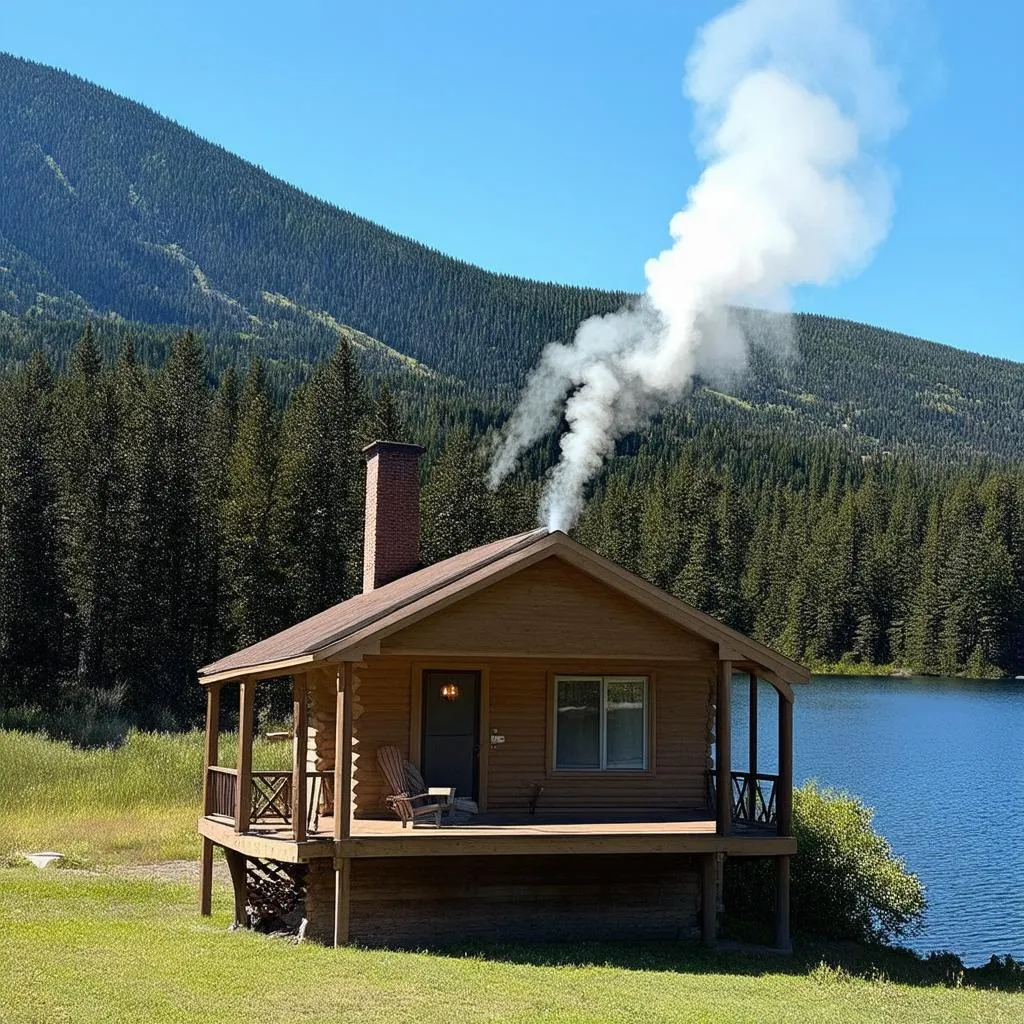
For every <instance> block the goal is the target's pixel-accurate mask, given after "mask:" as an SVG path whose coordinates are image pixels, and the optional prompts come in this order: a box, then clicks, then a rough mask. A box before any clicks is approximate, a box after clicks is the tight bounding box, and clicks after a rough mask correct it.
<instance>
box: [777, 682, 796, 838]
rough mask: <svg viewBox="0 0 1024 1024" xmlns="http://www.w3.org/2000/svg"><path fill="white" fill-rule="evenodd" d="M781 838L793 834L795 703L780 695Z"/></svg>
mask: <svg viewBox="0 0 1024 1024" xmlns="http://www.w3.org/2000/svg"><path fill="white" fill-rule="evenodd" d="M775 811H776V815H777V817H778V832H779V835H780V836H791V835H792V834H793V702H792V701H790V700H787V699H786V698H785V697H784V696H783V695H782V694H781V693H780V694H779V788H778V790H777V792H776V796H775Z"/></svg>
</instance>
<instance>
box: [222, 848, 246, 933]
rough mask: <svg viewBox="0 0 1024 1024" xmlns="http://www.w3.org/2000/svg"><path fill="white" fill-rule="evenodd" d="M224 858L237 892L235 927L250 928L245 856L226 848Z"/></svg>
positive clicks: (232, 884)
mask: <svg viewBox="0 0 1024 1024" xmlns="http://www.w3.org/2000/svg"><path fill="white" fill-rule="evenodd" d="M224 859H225V860H226V861H227V862H228V872H229V873H230V875H231V888H232V889H234V892H235V927H236V928H248V926H249V920H248V918H247V917H246V913H245V904H246V903H247V901H248V898H249V892H248V882H247V881H246V878H245V856H244V855H243V854H241V853H239V852H238V851H237V850H229V849H228V848H227V847H225V848H224Z"/></svg>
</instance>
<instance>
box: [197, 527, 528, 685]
mask: <svg viewBox="0 0 1024 1024" xmlns="http://www.w3.org/2000/svg"><path fill="white" fill-rule="evenodd" d="M547 534H548V531H547V530H546V529H545V528H543V527H541V528H539V529H536V530H531V531H529V533H520V534H517V535H516V536H514V537H505V538H503V539H502V540H496V541H494V542H493V543H491V544H484V545H483V546H482V547H478V548H473V549H471V550H470V551H464V552H463V553H462V554H460V555H455V556H454V557H452V558H447V559H445V560H444V561H443V562H437V563H436V564H434V565H429V566H427V567H426V568H425V569H420V570H419V571H418V572H414V573H410V574H409V575H408V576H403V577H402V578H401V579H397V580H395V581H394V582H393V583H388V584H386V585H385V586H383V587H378V588H377V589H376V590H371V591H369V592H368V593H365V594H357V595H356V596H355V597H350V598H349V599H348V600H347V601H342V602H341V604H336V605H334V606H333V607H331V608H328V609H326V611H322V612H320V613H319V614H318V615H314V616H312V617H311V618H308V619H304V620H303V621H302V622H298V623H296V624H295V625H294V626H289V627H288V629H284V630H282V631H281V632H280V633H275V634H274V635H273V636H268V637H267V638H266V639H265V640H260V641H259V642H258V643H255V644H252V645H251V646H249V647H245V648H243V649H242V650H240V651H235V653H234V654H229V655H228V656H227V657H225V658H221V659H220V660H219V661H215V662H212V663H211V664H209V665H205V666H204V667H203V668H201V669H200V670H199V674H200V675H201V676H204V675H214V674H216V673H221V672H228V671H232V670H234V669H243V668H250V667H252V666H254V665H270V664H274V663H276V662H281V661H289V660H291V659H294V658H301V657H302V656H303V655H311V654H315V653H316V652H317V651H319V650H322V649H323V648H324V647H327V646H328V645H330V644H332V643H334V642H336V641H337V640H340V639H342V638H343V637H345V636H347V635H348V634H350V633H354V632H356V631H357V630H360V629H365V628H366V627H367V626H369V625H372V624H373V622H375V621H376V620H377V619H381V618H383V617H384V616H385V615H390V614H391V613H392V612H395V611H397V610H398V609H400V608H402V607H403V606H404V605H407V604H410V603H412V602H413V601H417V600H419V599H420V598H422V597H426V596H427V595H428V594H430V593H432V592H433V591H435V590H438V589H440V588H441V587H444V586H447V585H448V584H449V583H452V582H454V581H455V580H457V579H459V578H460V577H462V576H466V575H468V574H469V573H472V572H476V571H477V570H478V569H482V568H483V567H484V566H486V565H489V564H490V563H492V562H495V561H497V560H499V559H501V558H505V557H506V556H507V555H510V554H513V553H514V552H516V551H519V550H520V549H522V548H525V547H528V546H529V545H530V544H533V543H534V542H535V541H537V540H539V539H540V538H542V537H546V536H547Z"/></svg>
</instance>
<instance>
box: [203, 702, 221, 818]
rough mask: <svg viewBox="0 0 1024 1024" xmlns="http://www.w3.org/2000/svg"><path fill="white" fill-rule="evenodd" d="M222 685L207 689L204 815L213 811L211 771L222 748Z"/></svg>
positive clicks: (204, 750)
mask: <svg viewBox="0 0 1024 1024" xmlns="http://www.w3.org/2000/svg"><path fill="white" fill-rule="evenodd" d="M220 690H221V684H220V683H211V684H210V685H209V686H208V687H207V688H206V742H205V745H204V748H203V814H204V815H206V814H209V813H210V811H211V809H212V808H211V801H212V800H213V790H212V787H211V785H210V769H211V768H213V767H215V766H216V764H217V752H218V749H219V747H220Z"/></svg>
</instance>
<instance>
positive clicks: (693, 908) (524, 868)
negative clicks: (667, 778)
mask: <svg viewBox="0 0 1024 1024" xmlns="http://www.w3.org/2000/svg"><path fill="white" fill-rule="evenodd" d="M351 886H352V888H351V911H350V914H351V916H350V925H349V927H350V932H349V934H350V937H351V939H352V941H355V942H358V943H362V944H366V945H387V946H392V947H395V946H397V947H407V948H409V947H411V948H418V947H421V946H424V945H439V944H452V943H464V942H466V941H482V942H494V941H508V940H523V939H528V940H532V941H538V940H550V941H563V940H567V939H602V938H605V939H618V940H630V939H633V940H638V939H680V938H692V937H694V936H696V934H697V925H698V908H699V903H700V877H699V868H698V862H697V859H696V858H694V857H690V856H685V855H683V856H679V855H673V854H651V855H645V854H641V855H634V856H628V855H627V856H615V855H609V856H602V855H582V856H538V857H532V856H527V857H465V858H445V857H436V858H433V857H428V858H424V857H402V858H387V859H381V860H377V859H365V860H360V859H357V860H353V861H352V873H351ZM310 911H312V915H311V916H313V917H316V916H317V915H316V912H315V909H314V908H307V913H310Z"/></svg>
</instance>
